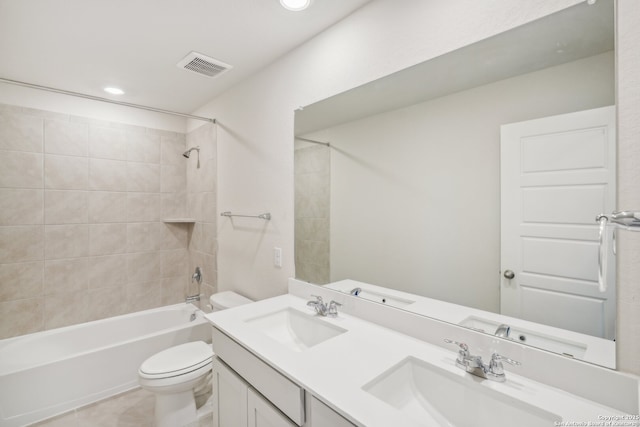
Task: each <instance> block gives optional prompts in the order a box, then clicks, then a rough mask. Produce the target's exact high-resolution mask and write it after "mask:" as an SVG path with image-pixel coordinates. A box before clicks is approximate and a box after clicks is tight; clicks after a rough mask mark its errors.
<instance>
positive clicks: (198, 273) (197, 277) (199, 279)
mask: <svg viewBox="0 0 640 427" xmlns="http://www.w3.org/2000/svg"><path fill="white" fill-rule="evenodd" d="M194 280H195V281H196V282H198V285H199V284H201V283H202V270H200V267H196V271H195V272H194V273H193V275H191V283H193V282H194Z"/></svg>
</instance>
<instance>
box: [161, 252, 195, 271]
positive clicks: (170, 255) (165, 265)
mask: <svg viewBox="0 0 640 427" xmlns="http://www.w3.org/2000/svg"><path fill="white" fill-rule="evenodd" d="M161 261H162V263H161V270H162V277H164V278H166V277H190V276H191V275H190V274H189V252H188V251H187V250H186V249H175V250H172V251H162V252H161Z"/></svg>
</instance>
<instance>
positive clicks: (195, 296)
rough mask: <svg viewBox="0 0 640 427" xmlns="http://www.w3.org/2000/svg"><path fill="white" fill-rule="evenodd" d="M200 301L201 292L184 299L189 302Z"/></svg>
mask: <svg viewBox="0 0 640 427" xmlns="http://www.w3.org/2000/svg"><path fill="white" fill-rule="evenodd" d="M198 301H200V294H196V295H189V296H187V297H186V298H185V299H184V302H185V303H187V304H191V303H195V302H198Z"/></svg>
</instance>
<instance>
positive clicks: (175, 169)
mask: <svg viewBox="0 0 640 427" xmlns="http://www.w3.org/2000/svg"><path fill="white" fill-rule="evenodd" d="M185 188H187V175H186V168H185V165H184V164H182V165H162V168H161V182H160V191H162V192H163V193H177V192H179V191H183V190H184V189H185Z"/></svg>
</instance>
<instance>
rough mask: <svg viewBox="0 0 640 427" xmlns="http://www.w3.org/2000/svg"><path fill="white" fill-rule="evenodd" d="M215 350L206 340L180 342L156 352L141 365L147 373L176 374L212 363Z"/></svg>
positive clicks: (141, 370) (142, 371) (141, 368)
mask: <svg viewBox="0 0 640 427" xmlns="http://www.w3.org/2000/svg"><path fill="white" fill-rule="evenodd" d="M212 359H213V350H212V349H211V345H209V344H207V343H205V342H204V341H194V342H188V343H185V344H180V345H177V346H175V347H171V348H168V349H166V350H162V351H161V352H159V353H156V354H154V355H153V356H151V357H150V358H148V359H147V360H145V361H144V362H142V365H141V366H140V373H141V374H145V375H151V376H154V375H158V376H167V375H171V376H176V375H182V374H183V373H187V372H191V371H193V370H195V369H198V368H201V367H202V366H206V365H207V364H209V363H211V360H212Z"/></svg>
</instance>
